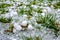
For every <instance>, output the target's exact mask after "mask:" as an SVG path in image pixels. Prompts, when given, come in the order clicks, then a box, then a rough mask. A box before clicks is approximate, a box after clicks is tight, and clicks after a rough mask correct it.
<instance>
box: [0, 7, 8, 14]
mask: <svg viewBox="0 0 60 40" xmlns="http://www.w3.org/2000/svg"><path fill="white" fill-rule="evenodd" d="M7 12H9V11H8V10H7V9H4V8H1V9H0V14H5V13H7Z"/></svg>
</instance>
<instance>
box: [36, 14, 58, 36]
mask: <svg viewBox="0 0 60 40" xmlns="http://www.w3.org/2000/svg"><path fill="white" fill-rule="evenodd" d="M55 21H56V19H55V17H54V16H53V15H51V14H47V15H45V17H42V16H41V17H40V16H39V18H38V20H37V23H38V24H42V26H44V27H46V28H50V29H53V30H54V32H55V35H56V36H57V32H58V31H59V29H58V26H56V24H55Z"/></svg>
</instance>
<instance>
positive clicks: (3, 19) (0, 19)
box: [0, 17, 12, 23]
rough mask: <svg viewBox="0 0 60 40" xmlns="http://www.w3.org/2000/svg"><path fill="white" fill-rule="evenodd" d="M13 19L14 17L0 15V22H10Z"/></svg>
mask: <svg viewBox="0 0 60 40" xmlns="http://www.w3.org/2000/svg"><path fill="white" fill-rule="evenodd" d="M11 21H12V18H11V17H10V18H4V17H0V22H2V23H10V22H11Z"/></svg>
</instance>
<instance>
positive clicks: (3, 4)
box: [0, 3, 12, 8]
mask: <svg viewBox="0 0 60 40" xmlns="http://www.w3.org/2000/svg"><path fill="white" fill-rule="evenodd" d="M9 6H12V4H7V3H2V4H0V8H6V7H9Z"/></svg>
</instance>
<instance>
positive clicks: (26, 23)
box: [21, 20, 28, 30]
mask: <svg viewBox="0 0 60 40" xmlns="http://www.w3.org/2000/svg"><path fill="white" fill-rule="evenodd" d="M21 27H22V28H23V29H24V30H25V29H27V28H28V22H27V21H26V20H25V21H23V22H22V23H21Z"/></svg>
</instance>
